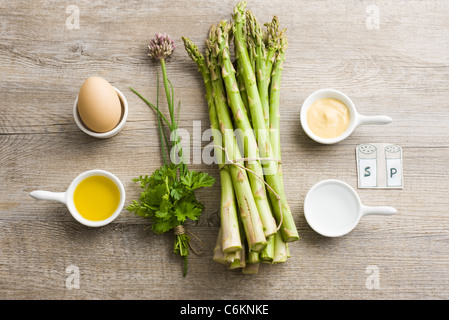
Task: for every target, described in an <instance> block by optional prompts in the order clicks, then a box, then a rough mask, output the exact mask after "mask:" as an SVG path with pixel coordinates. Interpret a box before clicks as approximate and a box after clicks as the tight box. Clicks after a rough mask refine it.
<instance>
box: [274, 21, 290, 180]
mask: <svg viewBox="0 0 449 320" xmlns="http://www.w3.org/2000/svg"><path fill="white" fill-rule="evenodd" d="M278 27H279V23H278V21H277V18H276V17H274V18H273V22H272V24H271V26H270V28H271V31H270V35H272V36H273V37H276V38H277V39H278V41H277V42H278V43H279V45H278V50H277V53H276V56H275V63H274V66H273V73H272V76H271V86H270V138H271V146H272V148H273V154H274V156H275V157H276V158H278V159H281V140H280V126H279V119H280V113H279V100H280V84H281V77H282V70H283V66H284V61H285V51H286V50H287V46H288V42H287V37H286V35H285V29H284V30H282V31H279V32H278V30H276V29H278ZM272 41H275V40H272ZM281 166H282V164H281V163H279V169H278V171H279V172H280V173H281V174H282V169H281Z"/></svg>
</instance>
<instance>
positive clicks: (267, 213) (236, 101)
mask: <svg viewBox="0 0 449 320" xmlns="http://www.w3.org/2000/svg"><path fill="white" fill-rule="evenodd" d="M223 28H224V29H227V28H229V25H226V23H225V22H224V21H222V22H221V23H220V25H219V27H218V28H216V27H215V26H212V27H211V32H210V35H209V39H208V41H207V45H208V48H209V49H210V52H211V56H210V60H211V66H212V67H213V68H214V69H213V70H212V71H211V74H213V75H214V76H213V77H212V78H213V79H214V78H216V82H215V81H214V80H212V82H213V84H216V86H217V91H220V92H225V90H226V93H227V97H228V99H229V106H230V107H231V109H232V110H233V113H234V120H235V121H236V122H237V123H240V126H238V129H240V132H239V134H238V138H240V139H241V140H240V141H241V144H242V146H243V149H244V153H245V157H257V156H258V150H257V144H256V142H255V139H254V136H253V133H252V130H251V125H250V124H249V122H248V117H247V115H246V112H245V111H244V104H243V102H242V97H241V95H240V93H239V90H238V87H237V84H236V83H237V81H236V76H235V70H234V68H233V66H232V63H231V60H230V59H229V56H230V54H229V47H227V45H226V43H227V41H226V38H225V35H224V34H226V37H227V31H225V32H224V33H223V30H222V29H223ZM220 66H221V68H220ZM223 81H224V85H225V88H226V89H225V88H223ZM223 102H224V99H223ZM217 106H218V104H217ZM220 110H221V111H222V112H220V111H219V119H220V122H222V123H223V125H224V126H225V127H226V128H228V129H229V131H232V135H234V134H233V131H234V130H233V129H234V126H233V123H232V120H231V116H230V114H229V111H228V107H227V105H226V106H225V105H224V103H223V107H222V108H220ZM238 118H242V119H246V122H244V123H243V122H239V120H238ZM246 138H248V140H247V141H245V140H246ZM225 140H226V139H225ZM246 167H247V168H248V169H250V170H251V171H252V172H249V173H248V177H249V179H250V183H251V189H252V192H253V195H254V199H255V201H256V205H257V208H258V210H259V215H260V219H261V221H262V224H263V227H264V235H265V237H269V236H271V235H273V234H274V233H276V231H277V227H276V221H275V219H274V217H273V213H272V211H271V208H270V204H269V201H268V197H267V192H266V188H265V184H264V182H263V181H261V179H263V169H262V166H261V164H260V161H258V160H250V161H247V162H246Z"/></svg>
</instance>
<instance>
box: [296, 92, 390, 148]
mask: <svg viewBox="0 0 449 320" xmlns="http://www.w3.org/2000/svg"><path fill="white" fill-rule="evenodd" d="M326 98H332V99H336V100H339V101H341V102H342V103H343V104H345V105H346V106H347V107H348V110H349V125H348V127H347V128H346V130H345V131H344V132H343V133H342V134H341V135H339V136H338V137H335V138H332V139H326V138H322V137H319V136H317V135H316V134H314V133H313V132H312V130H311V129H310V127H309V124H308V123H307V111H308V110H309V108H310V106H311V105H312V104H313V103H314V102H315V101H317V100H319V99H326ZM391 121H392V119H391V118H390V117H387V116H363V115H361V114H359V113H358V112H357V109H356V108H355V105H354V103H353V102H352V100H351V99H350V98H349V97H348V96H347V95H346V94H344V93H343V92H341V91H338V90H335V89H321V90H318V91H315V92H313V93H312V94H311V95H309V96H308V97H307V98H306V100H304V103H303V105H302V108H301V126H302V128H303V130H304V132H305V133H306V134H307V135H308V136H309V137H310V138H311V139H312V140H315V141H316V142H319V143H322V144H334V143H337V142H340V141H342V140H344V139H346V138H347V137H349V136H350V135H351V134H352V132H353V131H354V129H355V128H356V127H357V126H359V125H361V124H388V123H390V122H391Z"/></svg>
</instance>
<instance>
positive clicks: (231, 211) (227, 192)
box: [182, 38, 242, 253]
mask: <svg viewBox="0 0 449 320" xmlns="http://www.w3.org/2000/svg"><path fill="white" fill-rule="evenodd" d="M182 40H183V41H184V47H185V49H186V51H187V53H188V54H189V56H190V57H191V59H192V60H193V61H195V62H196V63H197V65H198V70H199V72H200V73H201V75H202V76H203V81H204V85H205V88H206V101H207V105H208V109H209V119H210V123H211V129H212V135H213V141H214V145H216V146H222V145H223V144H222V139H221V134H220V132H219V123H218V116H217V112H216V110H215V102H214V96H213V87H212V81H211V75H210V71H209V68H208V67H207V66H206V62H205V59H204V56H203V55H202V54H201V53H200V52H199V50H198V47H197V46H195V45H194V44H193V42H192V41H190V40H189V39H187V38H182ZM215 155H216V157H217V160H218V163H219V165H220V183H221V207H220V217H221V219H220V220H221V233H220V234H221V236H222V244H221V248H222V250H223V252H225V253H229V252H235V251H238V250H241V249H242V242H241V239H240V232H239V226H238V218H237V207H236V203H235V195H234V188H233V185H232V178H231V174H230V172H229V168H228V167H222V164H223V163H224V159H225V158H224V154H223V150H222V149H219V148H218V147H216V148H215Z"/></svg>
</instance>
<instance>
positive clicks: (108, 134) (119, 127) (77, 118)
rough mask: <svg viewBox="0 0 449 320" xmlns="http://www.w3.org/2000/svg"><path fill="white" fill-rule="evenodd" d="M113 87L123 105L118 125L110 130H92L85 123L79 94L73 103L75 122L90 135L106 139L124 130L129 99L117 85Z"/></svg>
mask: <svg viewBox="0 0 449 320" xmlns="http://www.w3.org/2000/svg"><path fill="white" fill-rule="evenodd" d="M113 88H114V90H115V91H116V92H117V95H118V97H119V99H120V104H121V106H122V117H121V119H120V122H119V123H118V124H117V126H116V127H115V128H114V129H112V130H111V131H108V132H103V133H99V132H95V131H92V130H90V129H89V128H87V127H86V125H85V124H84V123H83V121H82V120H81V117H80V115H79V113H78V96H77V97H76V99H75V103H74V104H73V117H74V119H75V122H76V124H77V125H78V127H79V128H80V129H81V130H82V131H83V132H84V133H87V134H88V135H90V136H92V137H94V138H99V139H106V138H112V137H113V136H115V135H117V134H118V133H119V132H120V131H121V130H122V128H123V126H124V125H125V123H126V119H127V118H128V101H126V98H125V95H124V94H123V93H122V92H121V91H120V90H119V89H117V88H115V87H113Z"/></svg>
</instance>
